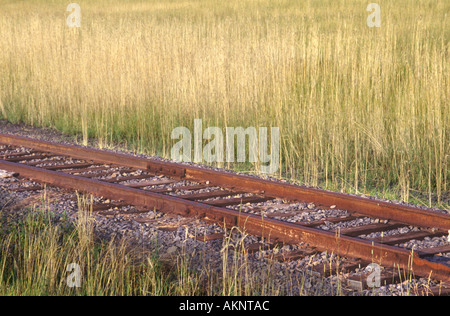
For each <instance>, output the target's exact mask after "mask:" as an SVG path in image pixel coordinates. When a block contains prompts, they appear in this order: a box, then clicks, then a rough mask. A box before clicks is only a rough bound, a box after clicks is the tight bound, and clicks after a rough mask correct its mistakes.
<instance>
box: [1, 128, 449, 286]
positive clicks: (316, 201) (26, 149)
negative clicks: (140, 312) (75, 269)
mask: <svg viewBox="0 0 450 316" xmlns="http://www.w3.org/2000/svg"><path fill="white" fill-rule="evenodd" d="M0 169H3V170H7V171H10V172H14V173H18V174H20V176H21V177H23V178H27V179H32V180H33V181H35V182H38V183H45V184H48V185H52V186H56V187H60V188H65V189H70V190H78V191H82V192H86V193H90V194H92V195H94V196H100V197H105V198H108V199H110V200H111V201H116V202H115V203H107V204H100V205H94V207H93V209H94V210H95V211H105V210H108V209H109V208H111V207H113V206H120V205H126V204H129V205H134V206H136V207H142V208H146V209H148V208H151V209H156V210H158V211H161V212H163V213H167V214H177V215H182V216H184V217H197V218H199V219H201V220H202V221H205V222H207V223H215V224H218V225H221V226H227V227H233V226H237V227H240V228H241V229H243V230H245V232H246V233H248V234H251V235H254V236H263V237H265V240H266V241H267V242H268V243H266V244H265V246H264V247H266V246H267V245H275V244H298V243H299V242H302V243H305V244H307V245H308V248H307V250H302V251H298V252H296V253H293V254H290V255H288V256H283V258H279V260H295V259H296V258H299V257H301V256H305V255H307V254H308V253H310V252H311V251H327V252H330V253H334V254H337V255H339V256H343V257H346V258H351V260H350V261H349V264H348V266H347V268H348V269H351V268H352V266H356V265H357V264H359V265H361V263H366V264H367V263H370V262H378V263H382V264H383V265H384V266H390V267H393V266H395V267H397V268H398V269H399V270H405V271H406V270H407V271H412V272H413V273H414V275H415V276H420V277H426V278H428V277H430V278H432V279H435V280H439V281H441V282H444V283H445V284H448V283H449V282H450V266H449V265H448V264H445V263H440V262H436V261H434V260H430V258H431V257H432V256H433V255H436V254H442V253H448V252H450V244H449V243H446V244H443V245H441V246H438V247H431V248H421V249H417V250H416V249H415V250H414V251H411V250H410V249H407V248H404V247H401V246H399V245H401V244H402V243H405V242H408V241H410V240H420V239H426V238H433V237H444V236H446V235H448V234H449V230H450V215H448V214H446V213H443V212H435V211H429V210H422V209H419V208H414V207H410V206H405V205H400V204H393V203H388V202H381V201H378V200H374V199H369V198H362V197H356V196H351V195H346V194H339V193H334V192H328V191H323V190H319V189H313V188H307V187H302V186H296V185H291V184H287V183H283V182H277V181H270V180H264V179H260V178H256V177H251V176H245V175H237V174H234V173H228V172H220V171H216V170H212V169H205V168H199V167H196V166H191V165H187V164H177V163H173V162H164V161H160V160H156V159H148V158H139V157H135V156H131V155H127V154H119V153H111V152H106V151H101V150H96V149H90V148H85V147H80V146H74V145H61V144H57V143H51V142H46V141H39V140H35V139H30V138H25V137H19V136H12V135H7V134H0ZM39 188H41V187H40V186H35V187H27V188H22V189H18V190H30V191H31V190H38V189H39ZM299 203H306V205H307V207H298V205H299ZM271 205H275V206H276V209H277V211H270V206H271ZM280 210H281V211H280ZM318 210H319V211H320V210H321V211H322V212H319V213H320V216H319V217H318V218H317V219H316V220H310V219H309V220H304V221H302V220H298V218H301V215H302V213H306V212H312V211H318ZM327 210H328V211H329V212H327ZM334 210H339V211H340V212H336V211H334ZM336 214H337V215H336ZM292 218H297V220H295V221H293V220H292ZM144 221H145V220H144ZM354 221H356V222H358V221H359V222H360V224H359V225H357V226H347V225H345V223H351V222H354ZM402 228H406V229H405V233H397V234H394V235H390V234H389V233H388V232H389V231H392V230H395V229H397V230H399V231H400V232H402V230H401V229H402ZM412 228H413V229H412ZM217 238H220V236H218V234H215V235H211V236H203V239H204V241H208V240H214V239H217ZM445 238H446V237H445ZM257 247H259V248H255V251H256V250H258V249H259V250H261V245H257ZM267 247H268V246H267ZM250 250H251V249H250ZM352 282H353V283H355V282H356V283H357V284H360V285H361V284H362V281H361V280H360V281H358V280H356V279H354V280H352ZM358 282H359V283H358ZM445 291H447V292H448V289H445Z"/></svg>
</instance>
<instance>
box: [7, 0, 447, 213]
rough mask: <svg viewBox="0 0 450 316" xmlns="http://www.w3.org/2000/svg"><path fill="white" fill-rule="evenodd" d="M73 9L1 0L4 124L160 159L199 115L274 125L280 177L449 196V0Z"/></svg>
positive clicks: (56, 1)
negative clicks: (73, 15) (374, 15)
mask: <svg viewBox="0 0 450 316" xmlns="http://www.w3.org/2000/svg"><path fill="white" fill-rule="evenodd" d="M76 2H77V3H78V4H79V5H80V7H81V14H82V21H81V27H80V28H69V27H68V26H67V25H66V17H67V16H68V15H69V12H66V7H67V5H68V4H69V3H70V1H60V0H53V1H43V0H33V1H31V0H30V1H20V2H18V1H7V0H2V1H1V2H0V47H1V49H0V118H5V119H8V120H9V121H11V122H25V123H28V124H32V125H35V126H50V127H54V128H57V129H59V130H61V131H63V132H68V133H79V134H80V135H82V136H83V140H84V142H87V139H88V137H93V138H96V139H98V140H99V142H100V145H101V146H108V145H109V144H111V143H114V142H120V143H123V144H126V145H128V146H130V148H132V149H135V150H139V151H142V152H146V153H150V154H157V155H161V156H164V157H169V155H170V149H171V147H172V146H173V144H174V142H175V141H174V140H172V139H171V131H172V130H173V129H174V128H175V127H178V126H186V127H188V128H190V129H192V126H193V122H194V119H195V118H201V119H203V126H204V127H206V126H218V127H220V128H225V127H226V126H236V127H237V126H243V127H248V126H255V127H262V126H267V127H272V126H277V127H279V128H280V144H281V168H280V169H279V173H278V174H277V176H278V177H285V178H289V179H296V180H298V181H299V183H302V184H309V185H318V186H321V187H325V188H333V189H336V190H344V191H350V192H358V193H365V192H371V191H372V190H376V191H378V192H379V191H386V190H388V191H392V192H394V193H396V194H398V196H399V197H401V198H402V199H404V200H408V199H410V197H411V194H412V193H414V192H423V193H426V194H427V196H428V198H429V203H430V205H431V200H432V197H433V198H436V197H437V199H438V203H439V199H441V197H442V196H445V195H446V194H447V195H448V190H449V180H450V176H449V155H450V150H449V142H450V131H449V118H450V115H449V114H450V106H449V102H448V100H449V89H450V88H449V61H448V57H449V51H448V49H449V43H448V42H449V35H450V27H449V25H448V16H447V13H448V12H450V2H449V1H446V0H417V1H413V0H396V1H393V0H392V1H388V0H377V1H376V2H377V3H378V4H379V5H380V7H381V27H380V28H376V27H375V28H369V27H368V26H367V25H366V19H367V16H368V15H369V12H367V11H366V7H367V4H368V3H369V2H370V1H369V2H366V1H356V0H342V1H331V0H316V1H312V0H310V1H308V0H306V1H294V0H253V1H250V0H241V1H236V0H232V1H218V0H201V1H200V0H199V1H181V0H171V1H163V0H151V1H134V0H129V1H106V0H101V1H85V0H77V1H76ZM224 166H225V167H237V168H239V169H240V170H244V171H248V172H252V171H255V170H257V168H256V166H252V165H250V164H246V165H244V166H235V165H233V166H230V165H227V164H225V165H224ZM427 203H428V202H427Z"/></svg>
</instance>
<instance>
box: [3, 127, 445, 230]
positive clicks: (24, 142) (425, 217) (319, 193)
mask: <svg viewBox="0 0 450 316" xmlns="http://www.w3.org/2000/svg"><path fill="white" fill-rule="evenodd" d="M0 143H3V144H14V145H16V146H25V147H29V148H32V149H36V150H42V151H48V152H52V153H57V154H61V155H67V156H71V157H73V158H78V159H87V160H92V161H97V162H100V163H111V164H118V165H121V166H127V167H132V168H139V169H144V170H147V171H149V172H151V173H156V174H164V175H166V176H170V177H174V178H178V179H186V180H192V181H196V180H197V181H199V180H202V181H204V180H208V181H209V183H210V185H217V186H221V187H223V188H229V189H234V190H246V191H247V192H253V193H263V194H264V195H268V196H273V197H277V198H282V199H288V200H292V201H300V202H314V203H316V204H318V205H323V206H327V207H329V206H331V205H336V207H337V208H339V209H344V210H348V211H354V212H358V213H361V214H365V215H368V216H373V217H376V218H381V219H391V220H396V221H399V222H402V223H406V224H410V225H415V226H421V227H433V228H438V229H441V230H443V231H448V230H449V229H450V216H449V215H447V214H443V213H439V212H433V211H429V210H422V209H418V208H414V207H410V206H405V205H397V204H392V203H388V202H382V201H377V200H373V199H369V198H362V197H357V196H351V195H347V194H340V193H335V192H330V191H325V190H320V189H314V188H307V187H303V186H298V185H291V184H287V183H281V182H275V181H269V180H264V179H259V178H255V177H251V176H246V175H237V174H232V173H223V172H219V171H216V170H210V169H204V168H199V167H195V166H190V165H179V164H176V163H171V162H162V161H159V160H155V159H146V158H139V157H135V156H131V155H126V154H118V153H110V152H105V151H100V150H97V149H90V148H85V147H81V146H74V145H70V146H67V145H61V144H56V143H51V142H46V141H36V140H34V139H30V138H26V137H20V136H12V135H7V134H0Z"/></svg>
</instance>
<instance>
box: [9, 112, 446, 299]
mask: <svg viewBox="0 0 450 316" xmlns="http://www.w3.org/2000/svg"><path fill="white" fill-rule="evenodd" d="M0 132H2V133H11V134H15V135H22V136H30V137H35V138H39V139H43V140H50V141H58V142H60V143H66V144H74V143H76V141H74V138H73V137H67V136H63V135H61V134H59V133H58V132H55V131H53V130H48V129H35V128H30V127H27V126H23V125H13V124H9V123H5V122H4V121H0ZM95 145H96V144H95V143H94V144H93V146H95ZM0 150H1V147H0ZM20 150H22V149H19V150H17V151H15V152H18V151H20ZM108 151H111V152H120V149H119V148H115V149H108ZM12 152H13V151H11V153H12ZM134 155H135V156H141V157H148V156H145V155H136V154H134ZM152 158H153V159H157V160H163V161H170V160H167V159H162V158H159V157H152ZM52 163H54V162H49V164H52ZM73 163H76V160H74V162H73ZM185 164H188V165H194V164H192V163H185ZM205 167H206V168H208V169H214V170H219V169H218V168H213V167H210V166H205ZM111 170H114V169H111ZM220 170H222V169H220ZM115 171H117V172H118V173H120V174H121V175H122V176H129V175H139V174H141V173H142V171H141V170H138V171H134V172H127V171H125V170H121V169H116V170H115ZM99 172H104V171H99ZM227 172H230V173H236V172H234V171H227ZM91 173H96V172H95V171H92V172H87V173H86V174H91ZM251 176H255V175H251ZM255 177H256V176H255ZM103 178H111V176H109V177H103ZM263 178H265V179H270V180H271V181H277V182H284V183H288V181H285V180H278V179H272V178H269V177H263ZM154 179H158V180H163V179H165V177H164V176H162V177H157V178H154ZM141 181H149V179H144V180H132V181H127V182H123V183H139V182H141ZM195 184H198V183H193V182H189V181H178V182H175V183H171V184H165V185H160V186H154V187H152V188H176V187H177V186H184V185H195ZM0 185H1V187H3V188H6V187H10V188H17V187H22V186H34V185H37V184H36V183H33V182H31V181H30V182H24V183H19V181H17V179H14V178H5V179H0ZM1 187H0V206H1V207H2V209H4V208H8V207H9V206H10V205H13V204H17V203H20V202H21V201H25V200H27V199H30V198H33V197H34V196H36V194H39V192H37V193H36V192H29V191H23V192H7V191H5V189H1ZM217 189H219V188H218V187H210V188H207V189H199V190H180V191H177V192H176V193H175V192H170V193H169V194H170V195H180V194H191V193H203V192H209V191H212V190H217ZM46 191H47V193H48V194H49V196H52V194H55V195H56V194H58V197H57V198H56V199H53V200H52V202H51V203H50V206H49V207H50V209H51V211H52V212H55V213H56V214H59V215H60V216H67V217H68V218H70V219H71V220H76V218H77V216H78V202H77V200H76V199H75V198H74V194H71V193H65V192H61V191H60V190H58V189H55V188H47V190H46ZM235 196H245V195H234V196H230V197H229V198H232V197H235ZM224 198H226V197H219V198H211V199H209V200H217V199H224ZM367 198H371V199H376V200H380V201H387V200H385V199H378V198H373V197H367ZM93 202H94V204H97V203H100V202H103V203H107V202H110V201H105V200H104V199H101V198H94V199H93ZM398 203H402V204H406V203H403V202H398ZM408 205H410V204H408ZM412 206H413V207H417V208H421V209H427V208H425V207H420V206H416V205H412ZM229 208H231V209H234V210H238V211H242V212H248V213H252V214H257V215H262V216H265V217H273V218H275V219H279V220H284V221H287V222H292V223H296V222H307V221H318V220H323V219H325V218H326V217H347V216H349V215H350V214H349V213H348V212H347V211H345V210H339V209H336V208H330V209H317V208H316V206H315V205H313V204H312V203H310V204H306V203H292V204H289V205H286V204H284V201H282V200H279V199H277V200H273V201H267V202H261V203H251V204H250V203H248V204H245V205H237V206H230V207H229ZM133 210H134V208H132V207H124V208H120V212H119V209H117V214H113V213H114V212H112V213H111V214H112V215H107V216H104V215H100V214H99V213H94V214H92V218H93V222H94V228H95V234H96V235H97V236H99V237H101V238H105V239H111V238H127V239H128V240H129V241H130V242H132V243H134V244H136V245H140V246H145V247H146V248H149V249H152V250H154V251H155V252H157V253H158V254H159V255H160V257H161V258H162V259H163V260H168V261H170V260H173V256H175V255H177V254H180V253H183V254H185V255H187V256H188V257H189V259H188V260H189V262H190V263H191V265H192V267H193V268H195V267H196V268H198V269H199V270H200V271H201V270H204V269H205V268H207V269H208V271H216V272H221V271H222V269H223V262H224V258H225V256H226V257H227V260H228V262H229V263H233V262H235V261H236V257H237V256H239V252H238V251H236V250H237V249H239V247H242V245H250V244H252V243H255V242H258V241H259V238H257V237H254V236H246V235H242V234H241V233H240V232H239V231H238V230H231V231H230V230H229V229H228V230H227V231H225V230H224V229H223V228H222V227H219V226H217V225H213V224H207V223H204V222H202V221H200V220H198V219H186V218H183V217H180V216H171V215H165V214H163V213H161V212H158V211H155V210H148V212H146V213H140V214H131V212H130V214H126V212H127V211H133ZM28 211H29V209H26V208H25V209H23V210H21V211H16V212H10V213H8V216H13V217H17V218H19V217H20V216H23V214H25V213H26V212H28ZM439 211H441V212H448V210H439ZM292 212H298V213H299V214H298V215H295V216H289V217H282V216H271V214H276V213H292ZM378 221H379V220H378ZM376 222H377V219H371V218H365V217H361V218H357V219H355V220H353V221H348V222H341V223H333V222H324V224H323V225H320V226H318V228H320V229H323V230H333V229H336V228H338V227H341V228H344V227H351V226H355V225H363V224H368V223H376ZM407 229H409V230H411V231H413V230H414V229H415V228H414V227H407ZM400 230H401V229H398V230H393V231H392V232H384V233H383V234H384V236H387V235H389V234H395V233H402V232H403V231H400ZM218 233H226V235H227V238H225V239H224V240H220V239H219V240H213V241H210V242H202V241H199V240H196V239H195V238H194V237H195V236H203V235H211V234H218ZM360 237H362V238H374V237H378V236H377V233H373V234H369V235H366V236H360ZM445 244H448V239H447V237H446V236H445V237H442V238H431V239H429V240H428V239H427V238H425V239H424V240H422V241H412V242H408V243H405V244H401V245H399V246H401V247H405V248H408V249H412V248H414V249H420V248H426V247H430V246H431V245H433V246H436V245H445ZM304 246H305V245H303V244H298V245H285V246H283V247H281V248H278V247H276V248H274V249H272V250H266V251H261V252H257V253H254V254H249V255H248V257H247V259H245V260H247V261H246V262H247V264H248V265H249V267H250V268H251V269H250V270H251V274H252V275H254V276H261V277H263V276H264V275H268V274H270V275H271V276H272V279H271V282H273V286H274V287H276V288H279V289H280V294H287V295H298V294H307V295H318V294H320V295H334V294H336V293H340V294H344V295H402V294H405V293H408V289H409V288H410V287H411V286H415V287H421V286H429V285H430V281H429V280H425V279H419V280H413V284H397V285H389V286H382V287H381V288H379V289H376V290H364V291H362V292H360V291H354V290H351V289H349V288H347V287H346V285H345V284H344V283H340V282H339V280H338V279H337V277H336V276H334V277H333V276H332V277H328V278H323V277H318V276H315V275H313V274H309V273H307V271H308V268H310V267H313V266H319V265H322V264H328V263H330V262H334V261H336V260H338V259H339V258H338V257H336V255H334V254H329V253H326V252H323V253H320V252H319V253H316V254H314V255H311V256H306V257H304V258H303V259H301V260H294V261H291V262H286V263H282V262H278V261H275V260H271V259H270V258H272V257H273V256H274V255H277V254H283V253H286V254H287V253H289V252H292V251H296V250H298V249H302V248H303V247H304ZM448 257H450V254H444V255H438V256H433V259H432V260H436V261H437V260H442V258H445V259H446V258H448ZM205 265H206V266H205ZM228 268H230V267H228ZM363 269H364V267H361V271H363Z"/></svg>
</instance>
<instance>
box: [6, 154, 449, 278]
mask: <svg viewBox="0 0 450 316" xmlns="http://www.w3.org/2000/svg"><path fill="white" fill-rule="evenodd" d="M0 168H1V169H5V170H9V171H12V172H18V173H20V174H21V175H22V176H24V177H27V178H30V179H33V180H35V181H38V182H43V183H48V184H51V185H54V186H58V187H62V188H67V189H74V190H80V191H85V192H88V193H90V194H93V195H96V196H102V197H107V198H110V199H115V200H122V201H124V202H127V203H130V204H133V205H136V206H142V207H146V208H155V209H158V210H160V211H162V212H165V213H175V214H180V215H183V216H198V217H200V218H203V219H204V220H206V221H212V222H215V223H217V224H219V225H224V226H227V227H232V226H239V227H241V228H242V229H245V231H246V232H247V233H249V234H254V235H258V236H264V237H266V238H269V239H270V240H273V241H276V242H285V243H298V242H306V243H308V244H309V245H311V246H314V247H317V248H318V249H320V250H327V251H329V252H333V253H336V254H338V255H341V256H347V257H356V258H360V259H362V260H366V261H373V262H377V263H379V264H382V265H385V266H392V265H394V264H396V265H398V266H399V267H400V268H402V269H407V268H408V267H409V266H412V268H413V271H414V273H415V274H416V275H420V276H425V277H427V276H429V275H430V274H431V275H432V276H434V277H436V278H438V279H440V280H443V281H450V267H448V266H445V265H442V264H438V263H434V262H430V261H427V260H424V259H422V258H420V257H419V256H418V255H417V254H411V252H410V251H408V250H406V249H401V248H398V247H393V246H389V245H384V244H378V243H374V242H370V241H367V240H362V239H360V238H354V237H348V236H342V235H337V234H336V233H332V232H327V231H323V230H320V229H315V228H311V227H305V226H301V225H298V224H292V223H287V222H283V221H279V220H276V219H271V218H261V217H260V216H257V215H253V214H243V213H240V212H238V211H234V210H230V209H224V208H220V207H216V206H211V205H207V204H204V203H200V202H195V201H188V200H184V199H181V198H178V197H173V196H168V195H163V194H159V193H154V192H150V191H144V190H139V189H135V188H130V187H127V186H124V185H120V184H115V183H108V182H105V181H99V180H95V179H90V178H83V177H81V176H75V175H71V174H65V173H62V172H57V171H52V170H43V169H40V168H36V167H32V166H27V165H24V164H18V163H13V162H7V161H4V160H0ZM411 259H412V260H411ZM411 261H412V264H411Z"/></svg>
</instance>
